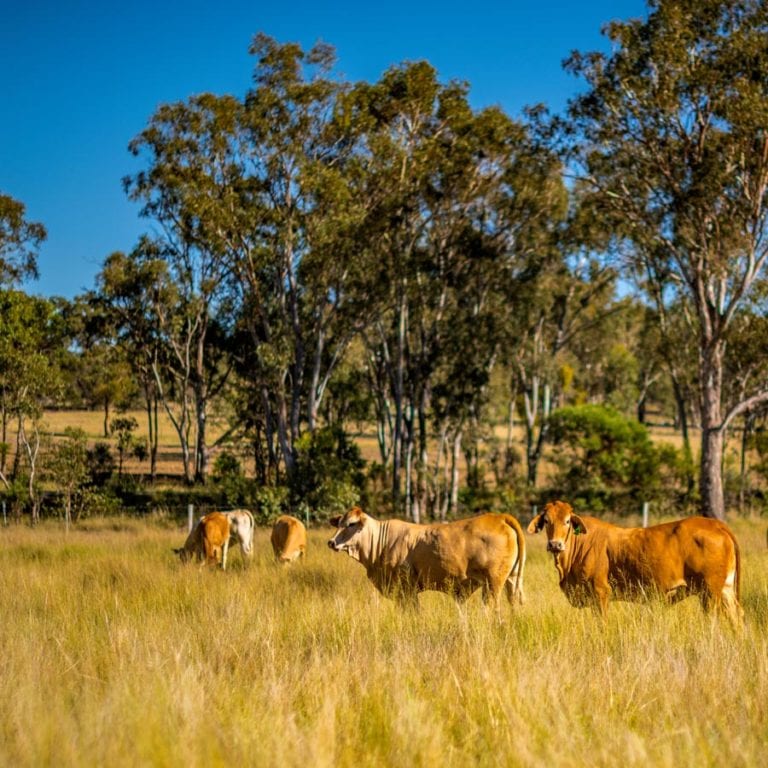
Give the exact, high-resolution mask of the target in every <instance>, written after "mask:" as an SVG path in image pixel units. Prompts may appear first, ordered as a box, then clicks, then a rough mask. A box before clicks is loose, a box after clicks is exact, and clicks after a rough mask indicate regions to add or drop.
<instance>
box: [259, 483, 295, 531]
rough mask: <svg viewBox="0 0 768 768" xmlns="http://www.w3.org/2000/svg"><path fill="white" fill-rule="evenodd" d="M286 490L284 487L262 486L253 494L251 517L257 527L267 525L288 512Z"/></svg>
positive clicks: (287, 494) (287, 493)
mask: <svg viewBox="0 0 768 768" xmlns="http://www.w3.org/2000/svg"><path fill="white" fill-rule="evenodd" d="M288 496H289V492H288V488H286V487H285V486H284V485H277V486H270V485H263V486H261V487H260V488H258V489H257V490H256V492H255V493H254V501H255V505H254V506H253V508H252V510H251V511H252V512H253V516H254V518H255V520H256V522H257V523H258V524H259V525H268V524H269V523H271V522H272V521H273V520H274V519H275V518H276V517H279V516H280V515H282V514H284V513H285V512H287V511H288Z"/></svg>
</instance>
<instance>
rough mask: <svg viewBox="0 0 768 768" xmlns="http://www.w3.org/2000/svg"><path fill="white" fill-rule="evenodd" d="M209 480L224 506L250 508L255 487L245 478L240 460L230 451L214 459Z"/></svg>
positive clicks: (223, 452)
mask: <svg viewBox="0 0 768 768" xmlns="http://www.w3.org/2000/svg"><path fill="white" fill-rule="evenodd" d="M211 480H212V482H213V485H214V487H215V489H216V491H218V493H219V494H220V497H221V503H222V504H223V505H224V506H230V507H242V506H248V507H250V506H252V502H253V495H254V492H255V485H254V483H253V482H252V481H250V480H248V478H247V477H246V476H245V474H244V473H243V469H242V465H241V464H240V460H239V459H238V458H237V456H235V454H234V453H232V452H231V451H222V452H221V453H220V454H219V455H218V456H217V457H216V460H215V461H214V462H213V468H212V470H211Z"/></svg>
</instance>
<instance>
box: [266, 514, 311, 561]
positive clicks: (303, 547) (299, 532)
mask: <svg viewBox="0 0 768 768" xmlns="http://www.w3.org/2000/svg"><path fill="white" fill-rule="evenodd" d="M271 541H272V551H273V552H274V553H275V560H277V562H278V563H292V562H293V561H294V560H298V559H299V558H300V557H304V555H305V553H306V551H307V529H306V528H305V527H304V525H303V523H302V522H301V520H297V519H296V518H295V517H291V515H280V517H278V518H277V520H275V524H274V525H273V526H272V538H271Z"/></svg>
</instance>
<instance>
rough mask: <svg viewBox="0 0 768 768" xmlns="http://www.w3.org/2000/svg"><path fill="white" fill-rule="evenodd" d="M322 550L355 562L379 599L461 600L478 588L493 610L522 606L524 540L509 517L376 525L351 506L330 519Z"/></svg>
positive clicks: (521, 533) (487, 515)
mask: <svg viewBox="0 0 768 768" xmlns="http://www.w3.org/2000/svg"><path fill="white" fill-rule="evenodd" d="M330 522H331V525H333V526H334V527H336V528H337V531H336V533H335V535H334V536H333V538H332V539H331V540H330V541H329V542H328V546H329V547H330V548H331V549H333V550H335V551H336V552H346V553H347V554H348V555H349V556H350V557H351V558H353V559H354V560H357V561H358V562H359V563H361V564H362V565H363V566H364V567H365V570H366V572H367V574H368V578H369V579H370V581H371V582H372V583H373V585H374V586H375V587H376V588H377V589H378V590H379V591H380V592H381V593H382V594H384V595H387V596H388V597H395V598H398V599H401V600H408V601H410V602H412V603H415V602H416V595H417V594H418V593H419V592H421V591H423V590H427V589H431V590H436V591H439V592H445V593H448V594H452V595H453V596H454V598H455V599H456V600H457V601H463V600H466V599H467V598H468V597H469V596H470V595H471V594H472V593H473V592H474V591H475V590H476V589H477V588H478V587H481V588H482V590H483V599H484V600H485V601H486V602H487V601H488V600H489V599H490V600H492V601H493V603H494V605H496V607H497V608H498V605H499V595H500V594H501V589H502V587H505V589H506V593H507V598H508V599H509V602H510V604H514V602H515V600H517V601H518V602H519V603H521V604H522V602H523V569H524V567H525V535H524V534H523V529H522V528H521V527H520V523H518V521H517V520H516V519H515V518H514V517H512V515H494V514H485V515H479V516H477V517H471V518H468V519H466V520H457V521H456V522H453V523H435V524H432V525H417V524H415V523H406V522H403V521H402V520H387V521H381V522H380V521H378V520H375V519H374V518H372V517H371V516H370V515H366V514H365V512H363V511H362V510H361V509H360V508H359V507H355V508H354V509H352V510H350V511H349V512H347V513H346V514H345V515H343V516H339V517H335V518H333V519H332V520H331V521H330Z"/></svg>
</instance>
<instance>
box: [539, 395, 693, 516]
mask: <svg viewBox="0 0 768 768" xmlns="http://www.w3.org/2000/svg"><path fill="white" fill-rule="evenodd" d="M551 435H552V441H553V444H554V460H555V463H556V465H557V467H558V474H557V476H556V477H555V478H554V480H553V483H552V485H553V488H552V489H551V490H552V491H553V492H555V493H557V494H559V495H562V496H563V497H564V498H567V499H568V500H569V501H571V502H572V503H573V504H574V506H578V507H581V508H585V507H586V508H587V509H590V510H592V511H600V510H603V509H610V510H612V511H614V512H628V511H637V509H638V508H639V506H640V505H641V504H642V502H643V501H651V500H656V499H659V498H661V497H662V496H664V495H667V497H668V498H669V495H670V493H671V492H673V491H674V488H670V487H669V486H668V485H666V484H665V483H664V482H663V481H664V478H667V479H670V478H673V477H674V476H675V468H676V467H677V466H678V462H679V459H678V456H677V452H676V451H675V450H674V448H672V447H671V446H665V447H664V448H663V449H660V448H658V447H656V446H655V445H654V444H653V443H652V442H651V439H650V437H649V435H648V430H647V429H646V428H645V427H644V426H643V425H642V424H640V423H639V422H638V421H636V420H635V419H629V418H626V417H625V416H622V415H621V414H620V413H619V412H618V411H616V410H614V409H613V408H610V407H606V406H600V405H581V406H572V407H568V408H561V409H560V410H558V411H556V412H555V413H554V414H553V415H552V419H551ZM670 462H671V467H672V469H671V470H670ZM662 467H664V471H662Z"/></svg>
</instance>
